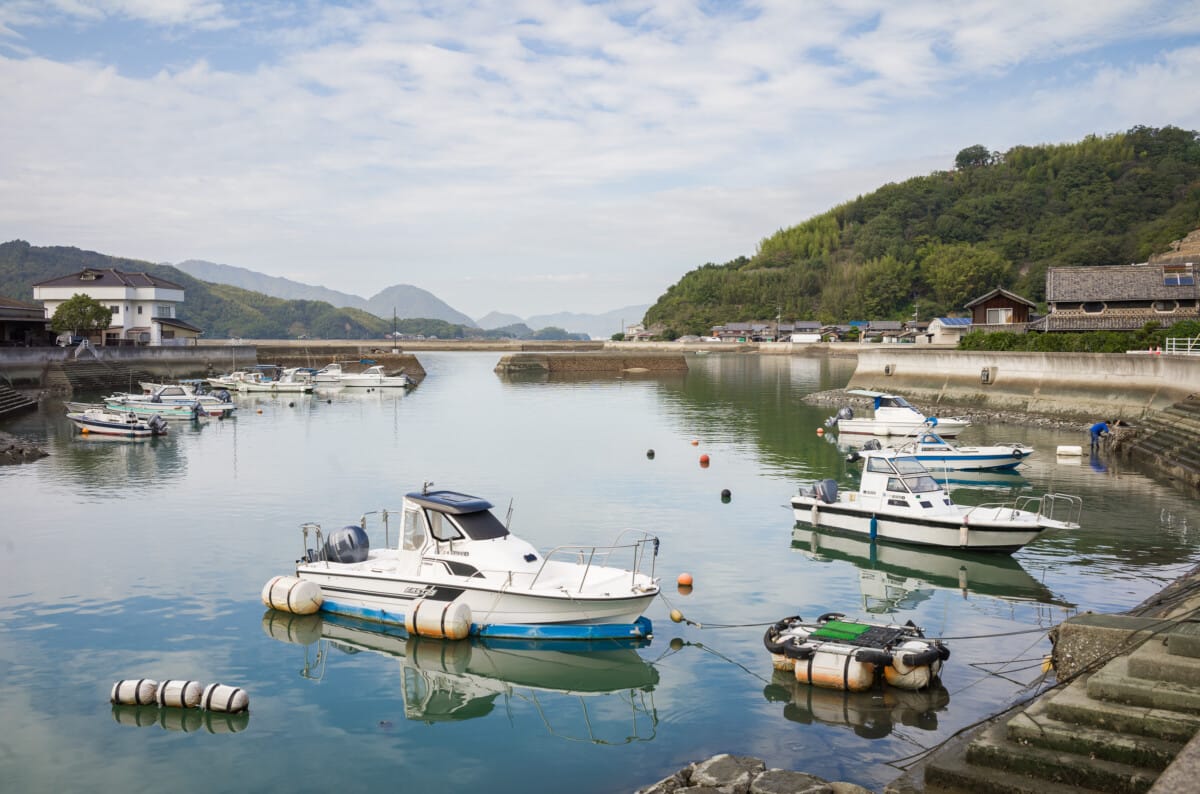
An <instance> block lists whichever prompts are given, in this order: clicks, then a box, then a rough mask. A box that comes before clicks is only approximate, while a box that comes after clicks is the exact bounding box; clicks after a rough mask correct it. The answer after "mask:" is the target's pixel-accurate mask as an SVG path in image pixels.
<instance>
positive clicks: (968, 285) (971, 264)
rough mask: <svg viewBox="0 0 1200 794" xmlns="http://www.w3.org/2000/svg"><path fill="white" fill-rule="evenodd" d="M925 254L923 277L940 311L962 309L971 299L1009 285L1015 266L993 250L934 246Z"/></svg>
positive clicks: (964, 246)
mask: <svg viewBox="0 0 1200 794" xmlns="http://www.w3.org/2000/svg"><path fill="white" fill-rule="evenodd" d="M922 253H923V254H924V256H923V257H922V259H921V275H922V276H923V277H924V279H925V283H926V284H927V285H929V288H930V289H931V290H932V291H933V298H934V301H935V302H936V304H937V306H936V308H937V309H938V310H939V311H952V310H956V309H961V308H962V307H963V304H965V303H966V302H967V301H969V300H971V299H972V298H977V297H979V296H980V295H982V294H983V293H985V292H987V291H988V290H990V289H993V288H995V287H998V286H1002V285H1005V284H1008V283H1009V279H1010V276H1011V272H1012V265H1011V264H1010V263H1009V261H1008V260H1007V259H1005V258H1004V257H1003V256H1001V255H1000V254H998V253H996V252H995V251H993V250H991V249H990V248H980V247H978V246H974V245H971V244H969V243H956V244H953V245H931V246H928V247H927V248H926V249H925V250H924V251H923V252H922Z"/></svg>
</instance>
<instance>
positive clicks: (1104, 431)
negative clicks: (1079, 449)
mask: <svg viewBox="0 0 1200 794" xmlns="http://www.w3.org/2000/svg"><path fill="white" fill-rule="evenodd" d="M1111 427H1112V422H1110V421H1109V420H1107V419H1105V420H1104V421H1103V422H1097V423H1096V424H1094V425H1092V427H1091V430H1089V432H1090V433H1091V434H1092V449H1095V448H1096V447H1098V446H1100V438H1101V437H1102V436H1107V435H1108V434H1109V431H1110V428H1111Z"/></svg>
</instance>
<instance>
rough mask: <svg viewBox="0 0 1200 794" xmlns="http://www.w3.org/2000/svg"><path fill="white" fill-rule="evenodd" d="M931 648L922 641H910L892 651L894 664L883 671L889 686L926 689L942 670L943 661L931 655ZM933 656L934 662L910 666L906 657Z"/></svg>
mask: <svg viewBox="0 0 1200 794" xmlns="http://www.w3.org/2000/svg"><path fill="white" fill-rule="evenodd" d="M930 651H931V646H930V645H929V643H927V642H922V641H920V640H908V641H907V642H902V643H900V645H899V646H898V647H896V648H893V649H892V663H891V665H889V666H888V667H885V668H884V670H883V673H884V678H885V679H886V680H887V682H888V683H889V684H891V685H892V686H894V687H899V688H900V689H924V688H925V687H927V686H929V684H930V682H932V681H933V679H934V678H936V677H937V675H938V673H939V672H940V671H941V669H942V662H941V659H939V658H938V657H937V654H936V653H931V652H930ZM910 655H912V656H931V657H933V659H932V661H929V662H924V663H923V662H917V663H916V664H913V665H909V664H906V663H905V661H904V657H905V656H910Z"/></svg>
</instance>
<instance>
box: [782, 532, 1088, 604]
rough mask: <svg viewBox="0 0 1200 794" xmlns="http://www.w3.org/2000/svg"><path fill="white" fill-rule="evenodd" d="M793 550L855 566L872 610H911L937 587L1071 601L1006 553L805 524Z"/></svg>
mask: <svg viewBox="0 0 1200 794" xmlns="http://www.w3.org/2000/svg"><path fill="white" fill-rule="evenodd" d="M792 549H793V550H795V551H799V552H801V553H803V554H804V555H805V556H807V557H808V558H810V559H812V560H815V561H818V562H830V561H833V560H839V561H843V562H849V563H851V564H853V565H854V566H855V567H857V568H858V569H859V584H860V587H861V589H862V605H863V609H865V610H866V611H867V612H871V613H877V614H878V613H882V614H887V613H892V612H899V611H902V610H906V609H912V608H914V607H915V606H916V605H917V604H918V603H919V602H920V601H922V600H924V599H925V598H926V597H928V591H930V590H932V589H935V588H936V589H943V590H953V591H957V592H958V593H960V594H961V595H962V597H963V598H964V599H966V598H969V597H970V596H971V595H972V594H975V595H984V596H989V597H995V598H1002V599H1005V600H1016V601H1034V602H1037V603H1040V604H1055V605H1058V606H1073V605H1072V604H1069V603H1067V602H1066V601H1063V600H1062V599H1060V598H1058V597H1057V596H1055V595H1054V593H1053V592H1051V591H1050V589H1049V588H1048V587H1046V585H1044V584H1042V583H1041V582H1039V581H1038V580H1037V579H1034V578H1033V577H1032V576H1031V575H1030V574H1029V573H1028V572H1027V571H1026V570H1025V569H1024V568H1023V567H1021V563H1020V562H1018V561H1017V559H1016V558H1014V557H1012V556H1010V555H1007V554H981V553H978V552H976V553H969V552H963V553H959V552H955V551H953V550H945V551H941V550H939V551H934V550H924V549H921V548H918V547H913V546H894V545H890V544H884V543H872V542H871V541H870V540H868V539H862V538H857V537H848V536H845V535H840V534H836V533H832V532H827V531H821V530H812V529H807V528H804V529H801V528H796V529H794V530H793V531H792Z"/></svg>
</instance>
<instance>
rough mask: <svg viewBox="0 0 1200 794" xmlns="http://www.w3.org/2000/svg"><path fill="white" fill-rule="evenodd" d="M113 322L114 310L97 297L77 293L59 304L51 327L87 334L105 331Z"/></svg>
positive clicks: (61, 331) (58, 330)
mask: <svg viewBox="0 0 1200 794" xmlns="http://www.w3.org/2000/svg"><path fill="white" fill-rule="evenodd" d="M110 323H112V312H111V311H109V310H108V309H107V308H105V307H104V306H101V305H100V302H99V301H97V300H96V299H95V298H89V297H88V296H87V295H80V294H78V293H76V294H75V295H72V296H71V297H70V298H69V299H67V300H65V301H63V302H62V303H61V304H59V306H58V308H57V309H55V310H54V316H53V317H51V318H50V327H51V328H52V329H53V330H55V331H57V332H59V333H63V332H65V331H70V332H71V333H72V334H80V333H81V332H82V334H83V335H86V334H87V333H88V332H90V331H103V330H104V329H105V328H107V327H108V326H109V324H110Z"/></svg>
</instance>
